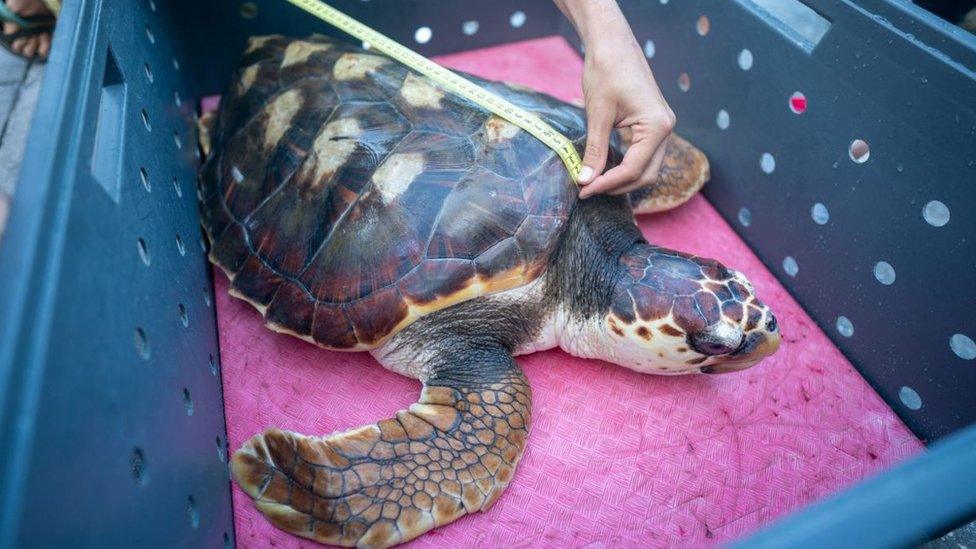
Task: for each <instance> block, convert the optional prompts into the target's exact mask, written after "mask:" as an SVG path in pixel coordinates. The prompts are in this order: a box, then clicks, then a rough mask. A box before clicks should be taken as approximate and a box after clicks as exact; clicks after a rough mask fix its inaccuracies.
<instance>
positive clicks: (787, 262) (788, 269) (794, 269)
mask: <svg viewBox="0 0 976 549" xmlns="http://www.w3.org/2000/svg"><path fill="white" fill-rule="evenodd" d="M783 272H785V273H786V274H788V275H790V276H796V273H798V272H800V266H799V265H798V264H797V263H796V259H794V258H793V256H791V255H788V256H786V257H784V258H783Z"/></svg>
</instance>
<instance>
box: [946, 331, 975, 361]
mask: <svg viewBox="0 0 976 549" xmlns="http://www.w3.org/2000/svg"><path fill="white" fill-rule="evenodd" d="M949 348H950V349H952V352H953V353H956V356H957V357H959V358H961V359H963V360H973V359H976V341H973V340H972V338H970V337H969V336H965V335H962V334H953V336H952V337H950V338H949Z"/></svg>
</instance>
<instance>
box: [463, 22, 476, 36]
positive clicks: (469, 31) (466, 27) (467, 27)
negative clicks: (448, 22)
mask: <svg viewBox="0 0 976 549" xmlns="http://www.w3.org/2000/svg"><path fill="white" fill-rule="evenodd" d="M479 26H480V25H478V22H477V21H465V22H464V24H463V25H461V32H463V33H464V34H465V36H472V35H474V34H475V33H476V32H478V27H479Z"/></svg>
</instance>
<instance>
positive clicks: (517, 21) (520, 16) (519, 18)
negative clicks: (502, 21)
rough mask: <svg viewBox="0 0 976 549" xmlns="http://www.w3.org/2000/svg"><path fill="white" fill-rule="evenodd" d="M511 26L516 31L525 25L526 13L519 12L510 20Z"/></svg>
mask: <svg viewBox="0 0 976 549" xmlns="http://www.w3.org/2000/svg"><path fill="white" fill-rule="evenodd" d="M508 22H509V24H511V25H512V26H513V27H515V28H516V29H517V28H519V27H521V26H522V25H524V24H525V12H524V11H517V12H515V13H513V14H512V15H511V17H509V18H508Z"/></svg>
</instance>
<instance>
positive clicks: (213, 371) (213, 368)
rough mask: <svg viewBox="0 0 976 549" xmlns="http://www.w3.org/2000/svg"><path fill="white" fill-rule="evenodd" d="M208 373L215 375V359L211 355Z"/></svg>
mask: <svg viewBox="0 0 976 549" xmlns="http://www.w3.org/2000/svg"><path fill="white" fill-rule="evenodd" d="M210 373H211V374H212V375H213V376H214V377H217V361H216V360H214V357H213V355H210Z"/></svg>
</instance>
